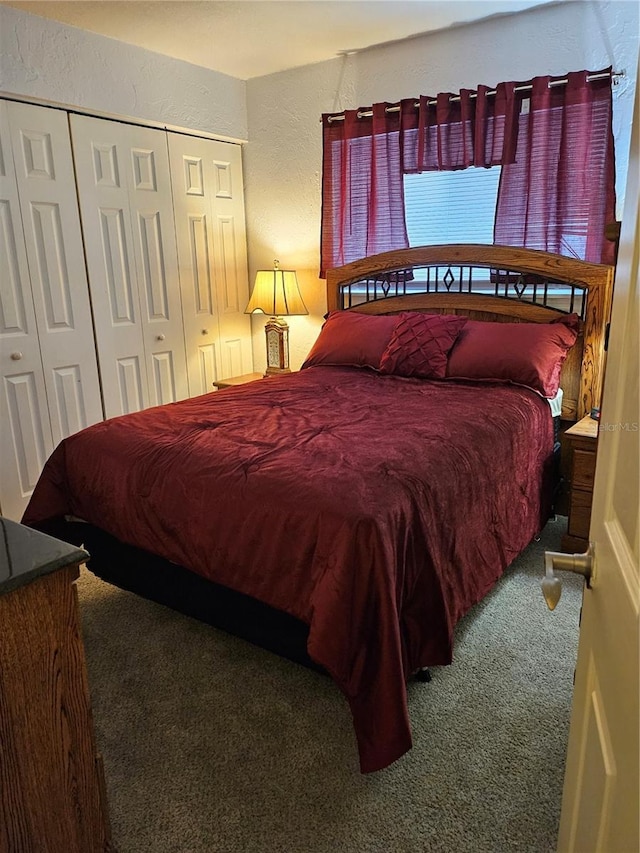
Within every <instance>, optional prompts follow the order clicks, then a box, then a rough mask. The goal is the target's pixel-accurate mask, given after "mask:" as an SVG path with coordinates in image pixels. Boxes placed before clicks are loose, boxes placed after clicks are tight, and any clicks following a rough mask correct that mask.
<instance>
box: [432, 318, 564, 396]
mask: <svg viewBox="0 0 640 853" xmlns="http://www.w3.org/2000/svg"><path fill="white" fill-rule="evenodd" d="M579 327H580V320H579V318H578V315H577V314H569V315H567V316H566V317H562V318H561V319H560V320H556V321H554V322H553V323H485V322H482V321H480V320H469V322H468V323H467V325H466V326H465V327H464V329H463V330H462V332H461V333H460V336H459V338H458V340H457V341H456V345H455V346H454V348H453V350H452V351H451V355H450V356H449V362H448V365H447V377H452V378H460V379H493V380H501V381H506V382H515V383H517V384H518V385H526V386H527V387H529V388H533V390H534V391H538V392H539V393H540V394H542V395H543V396H544V397H555V395H556V394H557V393H558V388H559V386H560V370H561V369H562V365H563V363H564V360H565V359H566V357H567V353H568V352H569V350H570V349H571V347H572V346H573V344H574V343H575V341H576V338H577V336H578V330H579Z"/></svg>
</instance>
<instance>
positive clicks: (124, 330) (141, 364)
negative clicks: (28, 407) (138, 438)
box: [71, 115, 188, 417]
mask: <svg viewBox="0 0 640 853" xmlns="http://www.w3.org/2000/svg"><path fill="white" fill-rule="evenodd" d="M71 133H72V139H73V148H74V155H75V161H76V173H77V179H78V195H79V198H80V211H81V216H82V224H83V229H84V235H85V247H86V255H87V265H88V269H89V286H90V290H91V297H92V300H93V306H94V313H95V317H96V340H97V344H98V353H99V361H100V370H101V373H102V383H103V397H104V402H105V410H106V414H107V417H113V416H116V415H120V414H126V413H128V412H134V411H139V410H140V409H143V408H146V407H147V406H150V405H159V404H162V403H171V402H174V401H175V400H179V399H182V398H184V397H186V396H188V383H187V371H186V359H185V351H184V334H183V329H182V309H181V303H180V289H179V283H178V272H177V256H176V245H175V228H174V222H173V210H172V202H171V181H170V176H169V163H168V156H167V150H166V134H165V133H164V131H159V130H153V129H149V128H141V127H135V126H133V125H127V124H120V123H118V122H114V121H107V120H104V119H94V118H89V117H86V116H76V115H73V116H71Z"/></svg>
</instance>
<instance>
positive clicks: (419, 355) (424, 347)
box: [380, 312, 467, 379]
mask: <svg viewBox="0 0 640 853" xmlns="http://www.w3.org/2000/svg"><path fill="white" fill-rule="evenodd" d="M466 322H467V318H466V317H456V316H455V315H453V314H421V313H420V312H414V313H405V314H400V315H399V320H398V322H397V323H396V327H395V329H394V330H393V334H392V335H391V340H390V341H389V345H388V346H387V348H386V350H385V351H384V354H383V356H382V358H381V360H380V370H381V372H382V373H394V374H396V375H397V376H416V377H419V378H421V379H442V378H443V377H444V375H445V372H446V368H447V356H448V354H449V350H450V349H451V347H452V346H453V345H454V343H455V341H456V338H457V337H458V335H459V334H460V330H461V329H462V327H463V326H464V325H465V324H466Z"/></svg>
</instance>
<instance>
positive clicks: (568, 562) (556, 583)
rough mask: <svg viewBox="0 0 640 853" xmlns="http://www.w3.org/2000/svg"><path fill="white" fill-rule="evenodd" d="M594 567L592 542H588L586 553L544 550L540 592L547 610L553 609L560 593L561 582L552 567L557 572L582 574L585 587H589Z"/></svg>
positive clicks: (593, 576)
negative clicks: (563, 552) (585, 583)
mask: <svg viewBox="0 0 640 853" xmlns="http://www.w3.org/2000/svg"><path fill="white" fill-rule="evenodd" d="M595 568H596V567H595V560H594V552H593V543H592V542H590V543H589V550H588V551H587V552H586V554H562V553H561V552H559V551H545V552H544V572H545V574H544V577H543V579H542V583H541V586H542V594H543V595H544V600H545V601H546V602H547V607H548V608H549V610H554V609H555V606H556V604H557V603H558V602H559V601H560V595H561V594H562V584H561V583H560V579H559V578H557V577H556V576H555V575H554V574H553V570H554V569H555V570H556V571H559V572H575V573H576V574H579V575H582V576H583V577H584V578H585V580H586V582H587V587H588V588H589V589H590V588H591V584H592V583H593V580H594V578H595Z"/></svg>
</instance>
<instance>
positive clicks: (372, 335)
mask: <svg viewBox="0 0 640 853" xmlns="http://www.w3.org/2000/svg"><path fill="white" fill-rule="evenodd" d="M397 320H398V317H397V315H396V314H359V313H357V312H355V311H332V312H331V313H330V314H329V316H328V317H327V319H326V320H325V323H324V325H323V327H322V329H321V330H320V335H319V336H318V339H317V341H316V342H315V344H314V345H313V347H312V348H311V352H310V353H309V355H308V356H307V358H306V360H305V362H304V364H303V365H302V369H304V368H305V367H314V366H316V365H318V364H324V365H328V364H345V365H350V366H352V367H373V368H375V369H376V370H377V369H378V368H379V367H380V358H381V356H382V353H383V352H384V351H385V349H386V347H387V344H388V343H389V338H390V337H391V333H392V332H393V328H394V326H395V324H396V322H397Z"/></svg>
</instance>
